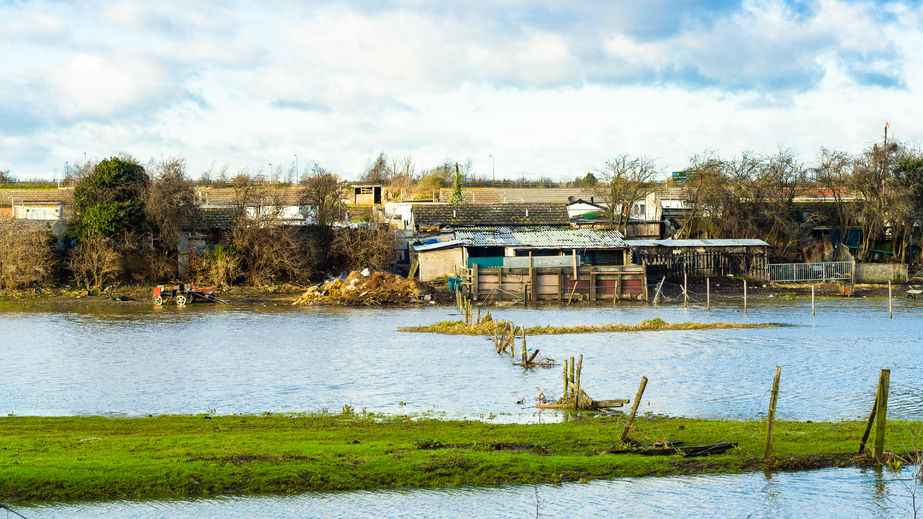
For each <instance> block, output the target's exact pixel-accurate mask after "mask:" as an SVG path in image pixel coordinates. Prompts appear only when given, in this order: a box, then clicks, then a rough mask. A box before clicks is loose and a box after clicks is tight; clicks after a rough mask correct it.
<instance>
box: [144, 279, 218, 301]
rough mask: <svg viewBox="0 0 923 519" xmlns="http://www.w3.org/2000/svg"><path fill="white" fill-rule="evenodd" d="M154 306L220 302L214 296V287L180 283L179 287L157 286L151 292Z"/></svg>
mask: <svg viewBox="0 0 923 519" xmlns="http://www.w3.org/2000/svg"><path fill="white" fill-rule="evenodd" d="M151 296H152V299H153V301H154V304H155V305H157V306H160V305H162V304H164V303H166V302H169V301H173V302H174V303H176V306H186V304H188V303H194V302H196V301H204V302H207V303H220V302H222V301H221V300H220V299H218V297H217V296H216V295H215V287H197V286H193V285H188V284H185V283H180V284H179V285H157V286H156V287H154V288H153V289H152V290H151Z"/></svg>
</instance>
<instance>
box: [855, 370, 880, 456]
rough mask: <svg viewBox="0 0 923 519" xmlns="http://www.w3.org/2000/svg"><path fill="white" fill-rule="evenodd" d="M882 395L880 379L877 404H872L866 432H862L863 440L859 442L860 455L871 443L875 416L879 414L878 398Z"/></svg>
mask: <svg viewBox="0 0 923 519" xmlns="http://www.w3.org/2000/svg"><path fill="white" fill-rule="evenodd" d="M880 394H881V378H880V377H879V380H878V386H876V388H875V402H874V403H872V412H871V413H869V419H868V421H866V422H865V431H863V432H862V439H861V440H859V454H862V453H864V452H865V444H866V443H867V442H868V441H869V435H870V434H871V433H872V425H874V424H875V415H876V414H877V413H878V398H879V395H880Z"/></svg>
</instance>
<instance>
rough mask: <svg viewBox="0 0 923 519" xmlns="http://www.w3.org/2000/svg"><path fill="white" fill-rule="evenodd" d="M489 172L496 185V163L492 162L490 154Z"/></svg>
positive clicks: (492, 157)
mask: <svg viewBox="0 0 923 519" xmlns="http://www.w3.org/2000/svg"><path fill="white" fill-rule="evenodd" d="M490 172H491V176H492V177H493V179H494V180H493V181H494V184H496V183H497V163H496V162H495V161H494V154H493V153H491V154H490Z"/></svg>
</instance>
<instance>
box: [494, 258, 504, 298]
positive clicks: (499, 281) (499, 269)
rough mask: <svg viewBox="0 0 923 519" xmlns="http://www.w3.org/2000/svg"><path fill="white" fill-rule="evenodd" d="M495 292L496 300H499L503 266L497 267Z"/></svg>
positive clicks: (501, 290) (501, 291) (501, 292)
mask: <svg viewBox="0 0 923 519" xmlns="http://www.w3.org/2000/svg"><path fill="white" fill-rule="evenodd" d="M497 287H498V288H497V292H496V294H497V295H496V300H497V301H500V300H501V296H502V294H503V267H502V266H501V267H500V268H498V269H497Z"/></svg>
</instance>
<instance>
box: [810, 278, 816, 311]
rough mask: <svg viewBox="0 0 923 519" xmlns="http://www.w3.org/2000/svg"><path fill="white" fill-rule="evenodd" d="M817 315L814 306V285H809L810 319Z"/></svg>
mask: <svg viewBox="0 0 923 519" xmlns="http://www.w3.org/2000/svg"><path fill="white" fill-rule="evenodd" d="M816 315H817V307H816V306H815V305H814V285H811V317H814V316H816Z"/></svg>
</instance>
